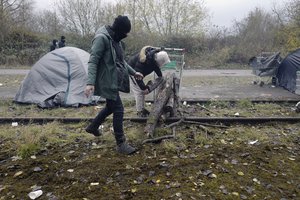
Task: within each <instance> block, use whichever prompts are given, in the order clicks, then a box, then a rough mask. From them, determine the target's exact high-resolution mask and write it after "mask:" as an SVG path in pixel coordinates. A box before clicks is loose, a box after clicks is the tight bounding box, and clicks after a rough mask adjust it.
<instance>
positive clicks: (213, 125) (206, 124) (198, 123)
mask: <svg viewBox="0 0 300 200" xmlns="http://www.w3.org/2000/svg"><path fill="white" fill-rule="evenodd" d="M183 122H184V123H187V124H197V125H203V126H210V127H216V128H228V126H222V125H215V124H208V123H202V122H194V121H186V120H184V121H183Z"/></svg>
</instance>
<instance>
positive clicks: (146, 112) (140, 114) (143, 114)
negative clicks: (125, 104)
mask: <svg viewBox="0 0 300 200" xmlns="http://www.w3.org/2000/svg"><path fill="white" fill-rule="evenodd" d="M149 114H150V112H149V111H148V110H146V109H145V108H144V109H143V110H142V111H139V112H137V116H138V117H148V116H149Z"/></svg>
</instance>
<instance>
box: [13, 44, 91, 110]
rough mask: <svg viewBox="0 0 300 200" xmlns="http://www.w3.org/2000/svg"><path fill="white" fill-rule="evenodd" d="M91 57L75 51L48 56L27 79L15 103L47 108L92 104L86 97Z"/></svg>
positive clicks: (22, 84) (56, 51)
mask: <svg viewBox="0 0 300 200" xmlns="http://www.w3.org/2000/svg"><path fill="white" fill-rule="evenodd" d="M89 56H90V55H89V53H88V52H86V51H84V50H81V49H78V48H75V47H64V48H59V49H56V50H54V51H51V52H49V53H47V54H46V55H44V56H43V57H42V58H41V59H40V60H39V61H38V62H37V63H35V64H34V65H33V67H32V69H31V70H30V71H29V73H28V74H27V76H26V77H25V78H24V80H23V81H22V83H21V85H20V88H19V90H18V92H17V94H16V96H15V98H14V101H15V102H18V103H30V104H31V103H33V104H38V105H39V106H40V107H44V108H45V107H46V108H49V107H54V106H78V105H82V104H83V105H86V104H89V103H90V99H88V98H87V97H86V96H85V95H84V88H85V85H86V81H87V63H88V60H89Z"/></svg>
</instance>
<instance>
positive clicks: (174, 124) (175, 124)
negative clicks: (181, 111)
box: [166, 118, 184, 128]
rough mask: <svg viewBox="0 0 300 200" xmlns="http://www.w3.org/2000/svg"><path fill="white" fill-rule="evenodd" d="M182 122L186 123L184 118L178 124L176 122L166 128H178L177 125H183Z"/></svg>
mask: <svg viewBox="0 0 300 200" xmlns="http://www.w3.org/2000/svg"><path fill="white" fill-rule="evenodd" d="M182 122H184V119H183V118H181V119H180V120H179V121H177V122H174V123H172V124H169V125H168V126H166V128H172V127H173V126H177V125H179V124H181V123H182Z"/></svg>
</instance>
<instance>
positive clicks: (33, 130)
mask: <svg viewBox="0 0 300 200" xmlns="http://www.w3.org/2000/svg"><path fill="white" fill-rule="evenodd" d="M219 106H221V104H220V103H219ZM27 109H28V110H30V109H32V107H29V108H27ZM224 109H225V108H224V107H223V109H222V110H224ZM191 110H194V111H195V108H193V106H190V107H189V108H188V109H187V110H186V113H187V112H188V111H191ZM278 110H280V112H278V111H277V112H278V113H281V114H282V115H285V116H286V115H292V114H288V112H292V111H290V109H278ZM11 112H16V111H11ZM48 112H49V111H48ZM197 112H199V110H198V111H197ZM202 112H204V111H202ZM214 113H217V110H214ZM241 113H242V112H241ZM193 115H196V113H195V112H194V113H193ZM214 125H218V126H220V127H211V126H209V125H205V126H204V127H205V128H203V126H202V125H197V124H185V123H182V124H180V125H178V126H177V127H176V138H175V139H170V140H163V141H162V142H159V143H146V144H143V141H144V140H145V139H147V137H146V135H145V134H144V133H143V129H144V126H145V124H143V123H133V122H130V121H126V122H125V123H124V126H125V132H126V135H127V138H128V142H129V143H130V144H132V145H133V146H135V147H137V148H138V149H139V150H138V152H137V153H136V154H134V155H130V156H124V155H120V154H118V153H116V151H115V143H114V139H113V134H112V129H111V126H112V124H111V120H108V121H107V122H106V123H105V124H104V128H103V135H102V136H101V137H99V138H96V137H94V136H91V135H89V134H86V133H85V132H84V128H85V126H86V122H82V123H78V124H61V123H59V122H52V123H46V124H21V123H20V124H18V126H15V127H14V126H12V124H2V125H1V127H0V128H1V130H5V131H6V134H1V136H0V199H29V197H28V194H29V193H30V192H32V191H35V190H41V191H42V192H43V194H42V195H41V196H40V197H39V199H52V200H54V199H91V200H92V199H230V200H231V199H259V200H260V199H270V200H273V199H280V200H284V199H299V198H300V177H299V172H300V161H299V154H300V124H299V123H275V122H273V123H264V124H218V123H215V124H214ZM3 132H4V131H3ZM155 134H156V135H157V136H162V135H168V134H171V129H170V128H166V124H165V123H163V122H161V124H160V126H159V127H158V129H157V131H156V133H155ZM24 141H27V143H24ZM28 141H35V142H32V143H30V142H28ZM25 144H27V147H26V148H23V149H22V148H19V147H20V146H21V147H22V145H25ZM28 144H29V145H28ZM30 144H38V145H36V146H33V147H31V146H30ZM34 148H36V149H35V150H33V149H34ZM22 157H23V158H22Z"/></svg>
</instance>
